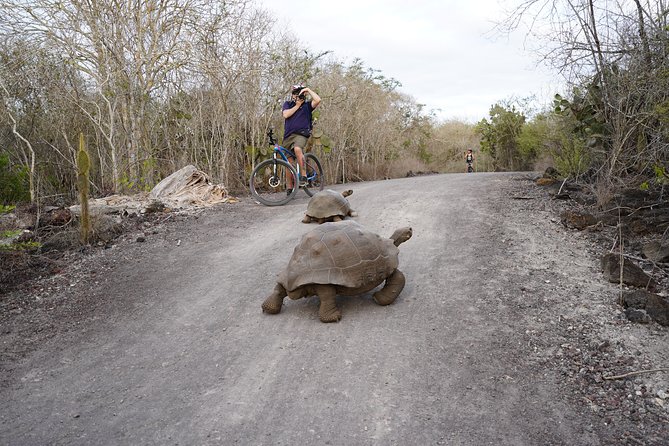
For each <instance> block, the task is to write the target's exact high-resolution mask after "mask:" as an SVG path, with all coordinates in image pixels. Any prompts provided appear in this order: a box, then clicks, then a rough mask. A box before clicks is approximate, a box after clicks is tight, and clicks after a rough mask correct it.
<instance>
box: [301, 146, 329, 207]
mask: <svg viewBox="0 0 669 446" xmlns="http://www.w3.org/2000/svg"><path fill="white" fill-rule="evenodd" d="M304 166H305V168H306V170H307V175H306V177H307V184H306V186H302V189H304V192H306V194H307V195H309V196H310V197H312V196H313V195H314V194H315V193H316V192H319V191H322V190H323V188H324V187H325V178H324V177H323V167H322V166H321V162H320V161H319V159H318V158H316V155H314V154H313V153H307V154H306V155H304Z"/></svg>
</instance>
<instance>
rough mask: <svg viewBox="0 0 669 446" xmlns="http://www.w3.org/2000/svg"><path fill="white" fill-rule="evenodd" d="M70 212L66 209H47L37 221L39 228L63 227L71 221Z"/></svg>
mask: <svg viewBox="0 0 669 446" xmlns="http://www.w3.org/2000/svg"><path fill="white" fill-rule="evenodd" d="M72 217H73V215H72V211H70V210H69V209H66V208H50V209H47V210H46V211H45V212H44V213H43V214H42V215H41V216H40V219H39V226H40V227H45V226H65V225H66V224H68V223H69V222H71V221H72Z"/></svg>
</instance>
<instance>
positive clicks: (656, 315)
mask: <svg viewBox="0 0 669 446" xmlns="http://www.w3.org/2000/svg"><path fill="white" fill-rule="evenodd" d="M646 313H648V315H649V316H650V317H651V318H652V319H653V320H654V321H655V322H657V323H658V324H660V325H664V326H665V327H666V326H669V301H667V299H666V298H664V297H662V296H658V295H657V294H650V295H649V296H648V301H647V302H646Z"/></svg>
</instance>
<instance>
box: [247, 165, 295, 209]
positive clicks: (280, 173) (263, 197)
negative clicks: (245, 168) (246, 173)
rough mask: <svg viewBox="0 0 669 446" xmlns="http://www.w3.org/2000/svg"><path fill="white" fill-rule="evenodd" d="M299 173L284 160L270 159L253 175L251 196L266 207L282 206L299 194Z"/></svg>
mask: <svg viewBox="0 0 669 446" xmlns="http://www.w3.org/2000/svg"><path fill="white" fill-rule="evenodd" d="M297 184H298V182H297V171H295V168H294V167H293V166H291V165H290V164H288V163H287V162H285V161H283V160H275V159H269V160H265V161H263V162H262V163H260V164H258V165H257V166H256V168H255V169H253V172H252V173H251V179H250V180H249V186H250V187H251V195H252V196H253V198H254V199H255V200H256V201H257V202H258V203H262V204H264V205H265V206H281V205H284V204H286V203H288V202H289V201H290V200H292V199H293V197H295V195H296V194H297V189H298V188H297Z"/></svg>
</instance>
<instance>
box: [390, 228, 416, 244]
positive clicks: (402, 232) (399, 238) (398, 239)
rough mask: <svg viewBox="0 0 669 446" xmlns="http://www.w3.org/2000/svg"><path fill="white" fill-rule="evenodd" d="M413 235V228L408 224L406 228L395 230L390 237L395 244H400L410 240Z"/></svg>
mask: <svg viewBox="0 0 669 446" xmlns="http://www.w3.org/2000/svg"><path fill="white" fill-rule="evenodd" d="M412 235H413V229H411V228H410V227H408V226H406V227H404V228H399V229H397V230H396V231H395V232H393V235H391V236H390V238H391V240H392V241H393V243H394V244H395V246H400V244H402V243H404V242H406V241H407V240H409V239H410V238H411V236H412Z"/></svg>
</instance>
